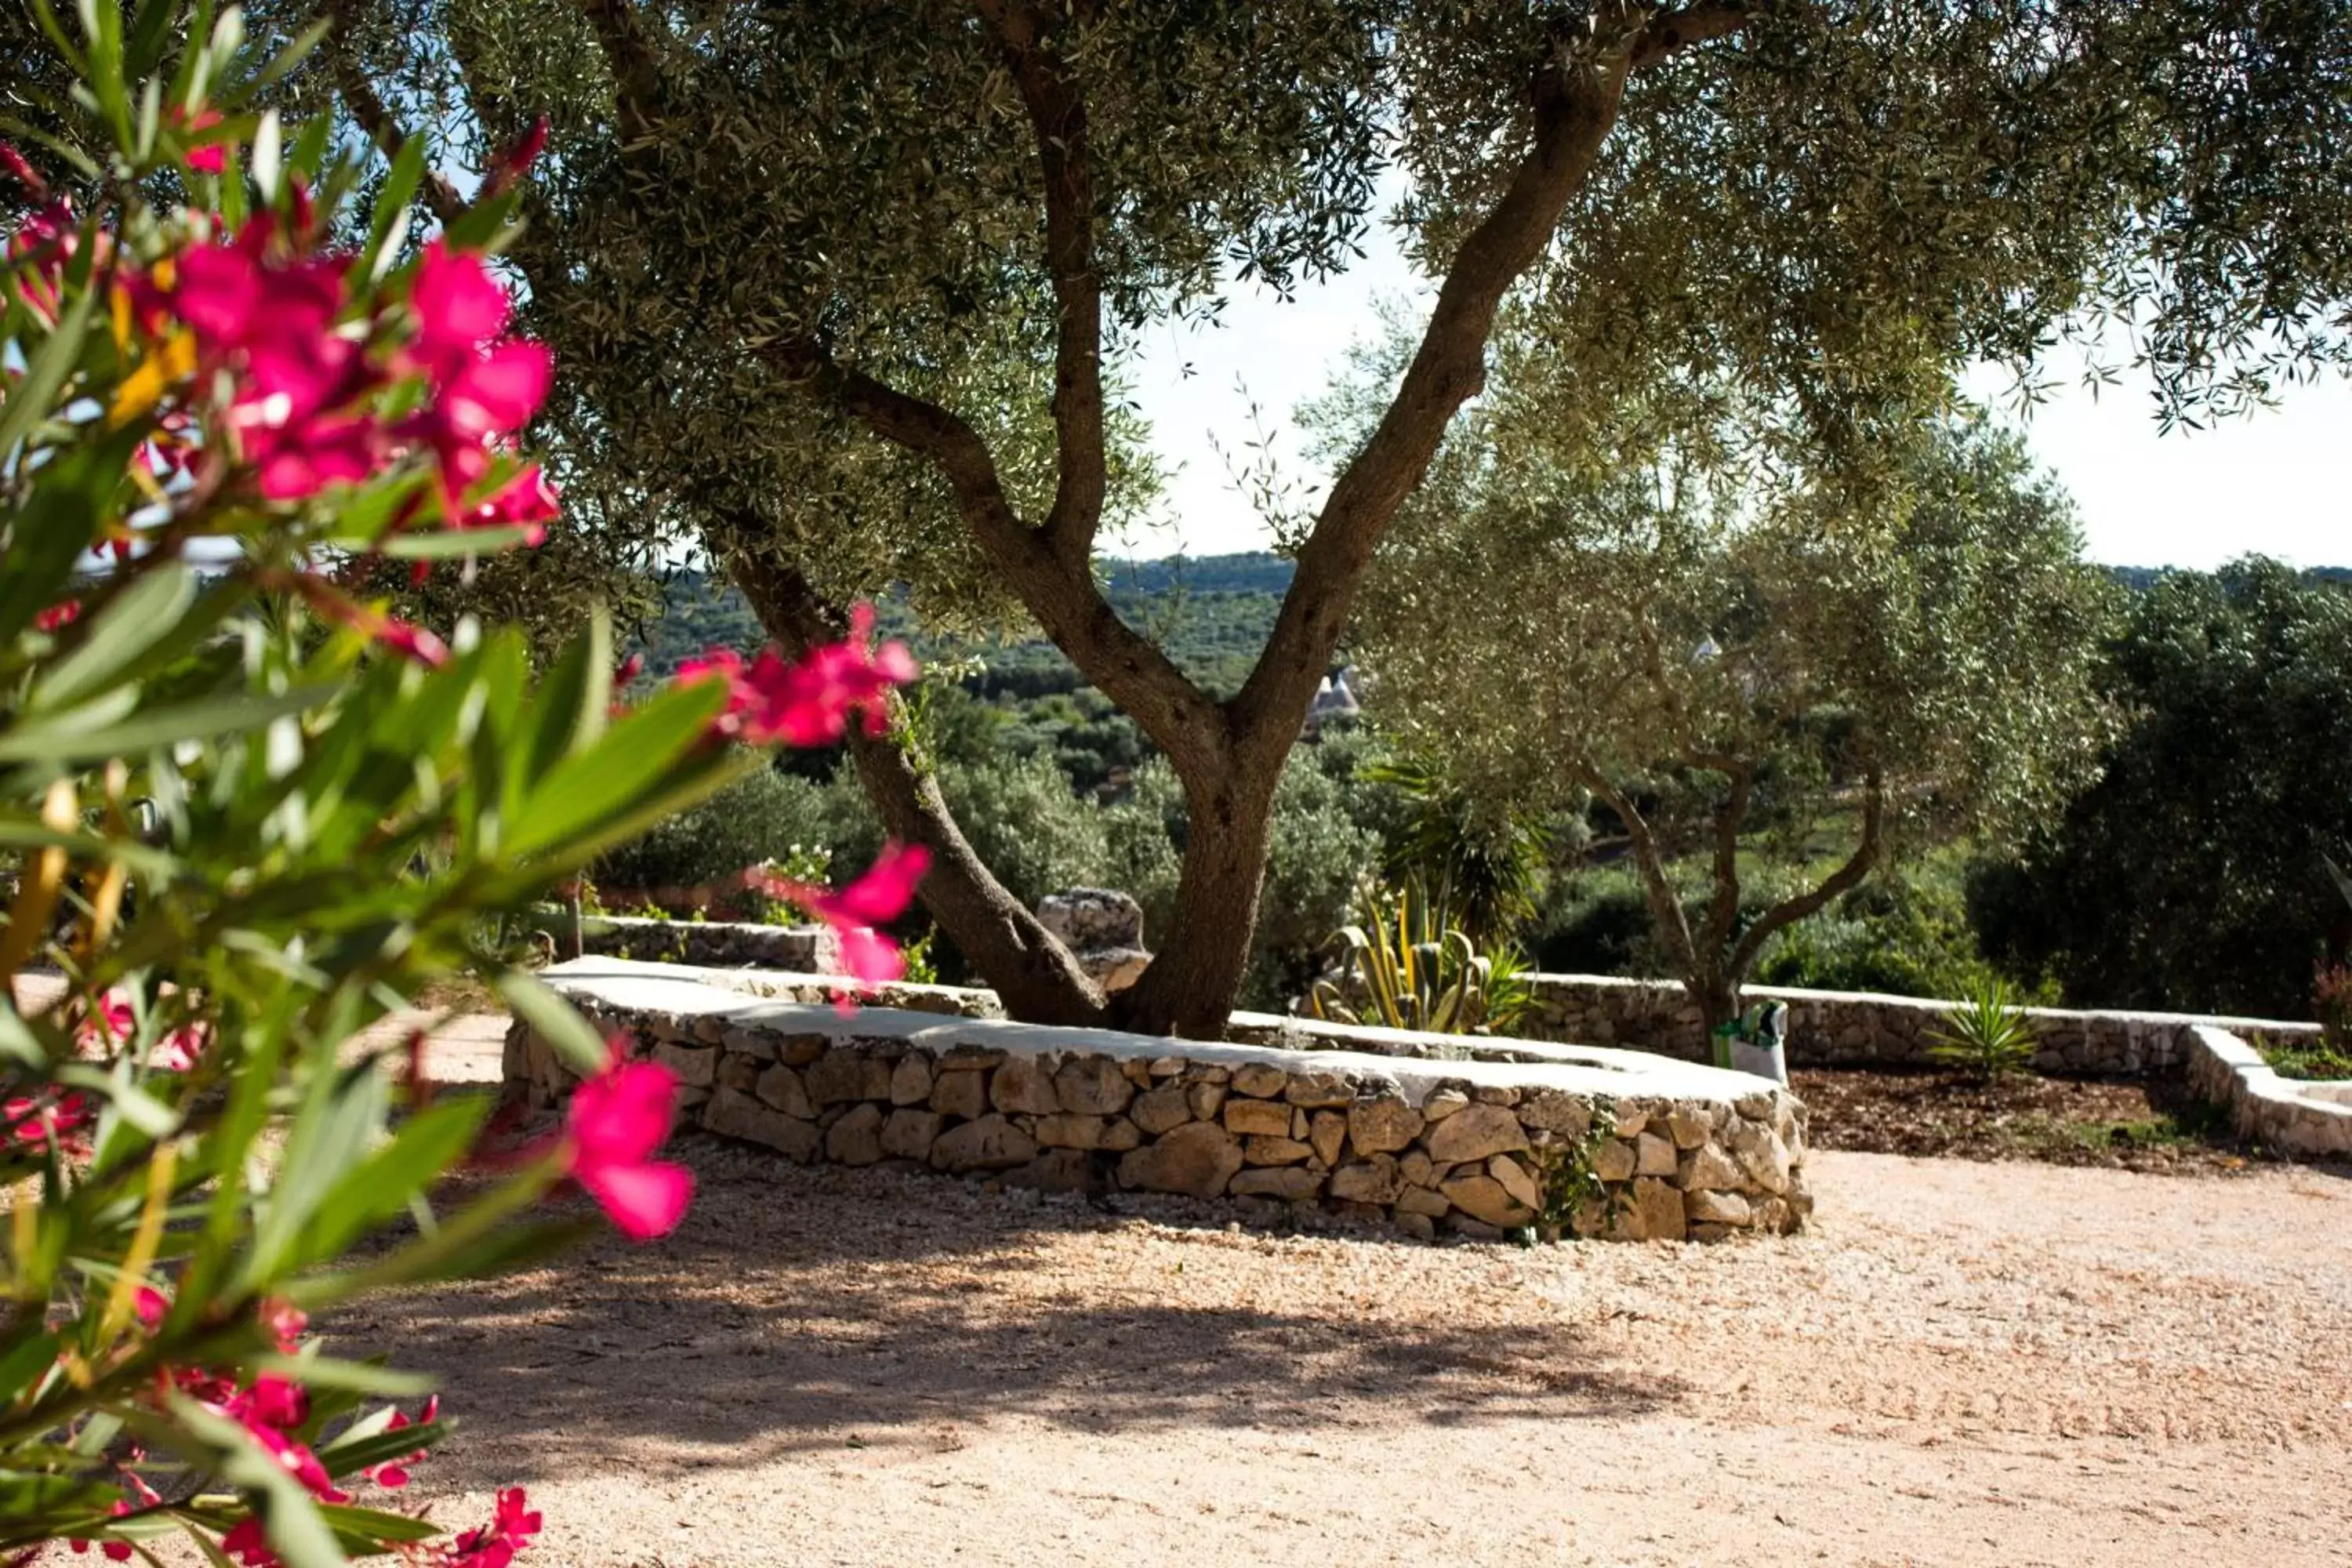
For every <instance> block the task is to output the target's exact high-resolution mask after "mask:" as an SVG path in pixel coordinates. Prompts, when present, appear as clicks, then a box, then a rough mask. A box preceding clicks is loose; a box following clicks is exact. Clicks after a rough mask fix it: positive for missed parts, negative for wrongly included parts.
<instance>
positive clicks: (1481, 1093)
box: [1470, 1083, 1519, 1105]
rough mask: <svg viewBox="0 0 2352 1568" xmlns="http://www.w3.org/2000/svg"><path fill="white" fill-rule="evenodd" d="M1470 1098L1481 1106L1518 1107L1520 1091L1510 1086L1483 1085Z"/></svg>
mask: <svg viewBox="0 0 2352 1568" xmlns="http://www.w3.org/2000/svg"><path fill="white" fill-rule="evenodd" d="M1470 1098H1471V1099H1473V1100H1476V1101H1477V1102H1478V1103H1479V1104H1481V1105H1517V1104H1518V1102H1519V1091H1518V1090H1517V1089H1513V1088H1511V1087H1510V1086H1509V1085H1508V1084H1499V1083H1482V1084H1480V1085H1479V1086H1478V1087H1477V1088H1475V1089H1472V1090H1471V1091H1470Z"/></svg>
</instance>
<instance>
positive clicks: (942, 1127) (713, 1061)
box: [505, 958, 1812, 1241]
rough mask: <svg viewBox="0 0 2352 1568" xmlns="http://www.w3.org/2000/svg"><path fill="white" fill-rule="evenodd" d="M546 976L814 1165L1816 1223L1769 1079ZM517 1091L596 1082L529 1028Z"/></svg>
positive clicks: (721, 983) (1380, 1214)
mask: <svg viewBox="0 0 2352 1568" xmlns="http://www.w3.org/2000/svg"><path fill="white" fill-rule="evenodd" d="M544 978H545V979H546V980H547V981H548V983H549V984H551V985H553V986H554V987H555V988H556V989H557V990H558V991H560V992H562V994H564V995H566V996H567V997H569V998H570V999H571V1001H572V1004H573V1005H575V1006H577V1007H578V1008H580V1009H581V1011H582V1012H583V1013H584V1014H586V1015H587V1016H588V1017H589V1019H590V1020H591V1021H592V1022H593V1023H595V1024H596V1025H597V1026H599V1027H601V1028H604V1029H606V1030H608V1031H613V1032H615V1033H619V1034H621V1035H624V1036H625V1037H627V1039H628V1041H629V1043H630V1047H631V1048H632V1049H633V1050H636V1051H641V1052H645V1053H647V1054H650V1055H651V1056H652V1057H654V1058H656V1059H657V1060H659V1061H661V1062H663V1063H664V1064H665V1065H667V1067H669V1068H671V1069H672V1070H673V1071H675V1072H676V1073H677V1076H678V1079H679V1080H680V1082H681V1083H682V1084H684V1085H685V1086H686V1089H685V1093H684V1095H683V1097H682V1105H683V1107H684V1110H685V1112H686V1115H687V1117H688V1119H689V1120H690V1121H692V1122H693V1123H694V1124H696V1125H698V1126H700V1127H702V1128H704V1129H706V1130H708V1131H711V1132H715V1133H719V1134H721V1135H723V1136H726V1137H730V1138H738V1139H743V1140H747V1141H749V1142H754V1143H760V1144H764V1145H765V1146H767V1147H769V1148H772V1149H774V1150H776V1151H777V1152H780V1153H782V1154H783V1155H785V1156H786V1157H787V1158H790V1159H793V1160H795V1161H799V1162H801V1163H814V1162H816V1161H819V1160H824V1161H833V1162H837V1163H843V1164H851V1165H870V1164H878V1163H886V1162H892V1163H900V1164H902V1165H905V1166H908V1167H918V1166H919V1167H924V1168H929V1169H931V1170H936V1171H941V1172H946V1173H958V1174H966V1173H987V1174H991V1175H993V1176H996V1177H999V1178H1001V1179H1003V1180H1004V1181H1006V1182H1008V1183H1013V1184H1026V1185H1031V1186H1037V1187H1044V1188H1048V1189H1055V1190H1089V1191H1117V1190H1134V1191H1147V1192H1161V1193H1180V1194H1190V1195H1192V1196H1194V1197H1200V1198H1224V1199H1229V1200H1234V1201H1237V1202H1248V1203H1252V1204H1257V1205H1279V1204H1291V1205H1306V1206H1311V1207H1320V1208H1326V1209H1330V1210H1335V1211H1338V1212H1340V1213H1344V1214H1349V1215H1356V1216H1359V1217H1366V1218H1370V1217H1377V1218H1381V1219H1385V1220H1387V1221H1389V1222H1391V1223H1393V1224H1394V1225H1395V1226H1397V1227H1398V1228H1400V1229H1402V1230H1403V1231H1405V1232H1407V1233H1409V1234H1412V1235H1414V1236H1418V1237H1431V1236H1433V1235H1434V1234H1435V1233H1436V1232H1437V1231H1438V1230H1439V1229H1441V1228H1443V1229H1445V1230H1448V1231H1452V1232H1454V1233H1456V1234H1462V1235H1466V1236H1472V1237H1497V1236H1500V1235H1502V1234H1503V1233H1504V1232H1505V1231H1507V1230H1511V1229H1516V1228H1518V1227H1522V1226H1532V1227H1536V1228H1538V1230H1539V1231H1552V1230H1557V1231H1560V1232H1571V1233H1573V1234H1575V1235H1579V1236H1594V1237H1612V1238H1620V1239H1629V1240H1638V1239H1644V1238H1648V1239H1683V1238H1685V1237H1687V1238H1690V1239H1694V1240H1700V1241H1714V1240H1719V1239H1722V1238H1724V1237H1730V1236H1735V1235H1738V1234H1741V1233H1743V1232H1773V1233H1779V1232H1787V1231H1792V1230H1795V1229H1796V1228H1798V1227H1799V1226H1801V1224H1802V1223H1803V1221H1804V1219H1805V1216H1806V1215H1808V1214H1810V1213H1811V1208H1812V1200H1811V1194H1810V1193H1809V1192H1808V1190H1807V1188H1806V1185H1805V1180H1804V1161H1805V1108H1804V1106H1803V1105H1802V1103H1801V1102H1800V1101H1799V1100H1796V1099H1795V1098H1794V1097H1793V1096H1791V1095H1790V1094H1789V1093H1787V1092H1786V1091H1785V1090H1783V1089H1780V1088H1779V1087H1778V1086H1777V1085H1774V1084H1772V1083H1770V1082H1769V1081H1768V1080H1766V1079H1759V1078H1754V1077H1751V1076H1749V1075H1748V1074H1745V1073H1734V1072H1725V1071H1721V1070H1719V1069H1717V1068H1710V1067H1701V1066H1697V1065H1696V1064H1693V1063H1688V1062H1682V1061H1675V1060H1672V1059H1670V1058H1662V1057H1654V1056H1650V1055H1647V1054H1645V1053H1643V1052H1636V1051H1618V1050H1607V1049H1583V1048H1580V1047H1562V1046H1557V1045H1546V1044H1542V1043H1539V1042H1495V1041H1487V1040H1477V1041H1468V1042H1455V1043H1458V1044H1471V1045H1475V1046H1478V1047H1500V1046H1505V1045H1509V1044H1526V1045H1527V1046H1528V1047H1529V1051H1530V1055H1529V1057H1528V1058H1526V1059H1519V1060H1511V1061H1467V1060H1464V1061H1456V1060H1436V1059H1428V1058H1423V1057H1418V1056H1413V1055H1410V1054H1405V1053H1403V1052H1402V1051H1401V1050H1399V1049H1397V1048H1395V1047H1400V1046H1402V1045H1403V1044H1406V1043H1409V1042H1407V1041H1404V1040H1399V1039H1395V1038H1375V1039H1371V1040H1368V1041H1366V1042H1365V1043H1367V1044H1370V1045H1371V1046H1372V1047H1374V1049H1373V1050H1371V1051H1363V1050H1351V1049H1344V1048H1339V1047H1342V1046H1343V1045H1345V1044H1346V1043H1347V1042H1346V1039H1345V1036H1346V1033H1347V1031H1344V1030H1337V1031H1336V1032H1335V1028H1334V1026H1317V1030H1316V1031H1315V1034H1316V1039H1317V1043H1318V1046H1320V1047H1323V1048H1318V1049H1312V1050H1291V1049H1284V1048H1280V1047H1270V1046H1259V1045H1234V1044H1211V1043H1206V1042H1202V1041H1197V1040H1178V1039H1168V1038H1160V1037H1150V1036H1142V1035H1129V1034H1119V1033H1115V1032H1113V1031H1109V1030H1101V1029H1055V1028H1045V1027H1041V1026H1034V1025H1026V1024H1015V1023H1009V1022H1006V1021H1004V1020H1002V1019H992V1018H979V1017H965V1016H952V1015H949V1016H943V1015H942V1012H941V1011H921V1012H917V1011H909V1010H906V1009H902V1008H897V1007H884V1006H874V1007H863V1008H860V1009H859V1010H857V1011H856V1012H855V1013H851V1014H844V1013H842V1012H839V1011H837V1010H836V1009H835V1008H834V1007H833V1006H832V1005H828V1004H825V1003H822V1002H815V1001H803V1000H799V999H797V997H798V996H799V995H800V994H801V990H802V987H803V984H805V983H807V982H808V979H809V977H805V976H787V977H767V976H761V975H760V974H758V973H756V972H742V971H725V972H721V971H709V970H696V969H688V968H684V967H681V966H677V965H671V964H659V963H633V962H630V961H627V960H620V959H593V958H591V959H581V960H575V961H573V962H572V963H564V964H560V965H557V966H555V967H554V968H552V969H550V970H548V971H546V972H545V974H544ZM763 987H764V988H765V989H767V990H769V991H771V992H779V991H780V992H783V993H785V994H784V995H782V996H779V995H776V994H760V993H761V990H762V989H763ZM923 999H924V1000H928V1001H931V1002H933V1005H934V1006H935V1007H936V1006H938V1005H940V999H939V998H934V997H925V998H923ZM1377 1033H1378V1034H1379V1035H1381V1036H1393V1035H1395V1033H1396V1032H1395V1031H1379V1032H1377ZM1449 1038H1450V1037H1412V1039H1415V1040H1420V1041H1422V1042H1423V1043H1428V1042H1436V1043H1438V1044H1440V1045H1442V1044H1444V1042H1446V1041H1447V1040H1448V1039H1449ZM1381 1047H1390V1048H1389V1049H1387V1050H1386V1051H1382V1050H1381ZM505 1076H506V1078H507V1079H508V1081H509V1084H510V1085H512V1086H514V1088H515V1089H517V1090H518V1091H519V1092H522V1093H525V1094H527V1095H529V1096H530V1098H531V1099H532V1100H534V1102H536V1103H539V1104H542V1105H545V1104H552V1103H554V1102H555V1101H556V1100H559V1099H561V1098H562V1096H563V1095H564V1094H565V1093H567V1092H568V1091H569V1089H570V1088H571V1087H572V1083H573V1082H574V1081H576V1079H575V1078H574V1076H573V1075H572V1072H571V1071H570V1069H569V1068H568V1067H567V1066H566V1065H565V1064H564V1063H563V1061H562V1058H560V1057H558V1056H557V1054H556V1053H555V1052H554V1051H553V1050H552V1049H551V1047H549V1046H548V1045H547V1043H546V1042H545V1041H544V1040H541V1038H539V1037H537V1036H536V1035H534V1034H533V1033H531V1031H530V1029H529V1028H528V1027H527V1026H524V1025H522V1024H520V1023H518V1024H516V1025H515V1026H514V1027H513V1029H512V1030H511V1031H510V1032H509V1036H508V1039H507V1047H506V1058H505Z"/></svg>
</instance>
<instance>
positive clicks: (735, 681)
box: [677, 605, 917, 746]
mask: <svg viewBox="0 0 2352 1568" xmlns="http://www.w3.org/2000/svg"><path fill="white" fill-rule="evenodd" d="M873 635H874V606H873V605H858V606H857V607H856V609H854V610H852V611H851V612H850V616H849V636H848V637H846V638H845V639H843V640H842V641H840V642H837V643H828V644H826V645H825V646H824V647H819V648H814V649H812V650H810V652H809V653H808V655H807V656H806V657H805V658H801V659H799V660H798V661H796V662H794V663H792V664H787V663H785V662H784V660H783V658H782V656H780V655H779V654H778V653H777V652H776V650H775V649H774V648H772V647H771V648H766V649H763V650H761V654H760V657H759V658H757V659H755V660H754V661H753V662H752V663H751V666H750V668H745V666H744V664H743V660H742V658H740V656H739V655H737V654H735V653H733V652H731V651H730V650H729V649H726V648H713V649H711V650H710V651H709V652H708V653H706V654H705V655H704V656H703V657H702V658H698V659H688V660H686V661H685V662H684V663H682V664H680V665H679V666H678V667H677V679H678V680H679V682H680V683H681V684H684V683H688V682H692V681H697V680H724V681H725V682H726V683H727V708H726V710H725V711H724V712H722V713H721V714H720V715H719V720H718V721H717V722H716V724H714V725H713V731H714V732H715V733H717V734H719V735H721V736H725V737H730V738H740V739H741V740H744V741H747V742H751V743H752V744H754V745H771V744H773V743H775V742H779V741H781V742H783V743H784V744H786V745H790V746H824V745H830V744H832V743H833V742H835V741H838V740H840V739H841V738H842V737H843V736H845V735H846V734H848V733H849V720H850V715H851V714H852V713H853V712H862V713H863V715H864V718H865V724H866V733H867V734H869V735H878V734H880V733H882V731H884V730H885V729H887V728H888V726H889V722H890V713H889V706H888V698H889V695H890V689H891V688H893V687H896V686H903V685H905V684H906V683H907V682H908V681H910V680H912V679H915V676H916V673H917V671H916V667H915V656H914V655H913V654H911V653H909V652H908V649H907V645H906V644H904V643H902V642H896V641H893V642H887V643H884V644H883V645H882V646H881V647H878V648H874V647H868V644H869V642H870V641H871V639H872V637H873Z"/></svg>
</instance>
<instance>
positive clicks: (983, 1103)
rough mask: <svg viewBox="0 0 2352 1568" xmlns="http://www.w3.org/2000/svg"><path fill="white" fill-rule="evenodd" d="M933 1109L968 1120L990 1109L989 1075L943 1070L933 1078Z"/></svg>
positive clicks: (945, 1114) (942, 1113) (943, 1114)
mask: <svg viewBox="0 0 2352 1568" xmlns="http://www.w3.org/2000/svg"><path fill="white" fill-rule="evenodd" d="M942 1066H944V1064H942ZM931 1109H932V1110H936V1111H938V1112H939V1113H940V1115H942V1116H957V1117H962V1118H965V1119H967V1120H969V1119H970V1118H971V1117H975V1116H978V1115H980V1114H981V1113H982V1111H984V1110H987V1109H988V1075H987V1074H986V1073H981V1072H948V1071H944V1070H942V1071H941V1072H940V1074H939V1076H938V1077H936V1078H934V1079H932V1080H931Z"/></svg>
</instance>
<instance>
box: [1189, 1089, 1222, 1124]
mask: <svg viewBox="0 0 2352 1568" xmlns="http://www.w3.org/2000/svg"><path fill="white" fill-rule="evenodd" d="M1184 1102H1185V1103H1186V1104H1187V1105H1190V1106H1191V1107H1192V1116H1193V1119H1194V1120H1195V1121H1215V1120H1216V1119H1217V1107H1219V1106H1221V1105H1223V1104H1224V1102H1225V1086H1224V1085H1223V1084H1221V1083H1191V1084H1186V1085H1185V1086H1184Z"/></svg>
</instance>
